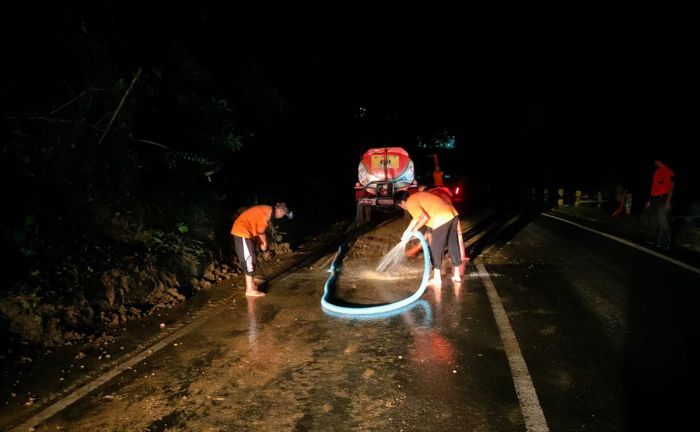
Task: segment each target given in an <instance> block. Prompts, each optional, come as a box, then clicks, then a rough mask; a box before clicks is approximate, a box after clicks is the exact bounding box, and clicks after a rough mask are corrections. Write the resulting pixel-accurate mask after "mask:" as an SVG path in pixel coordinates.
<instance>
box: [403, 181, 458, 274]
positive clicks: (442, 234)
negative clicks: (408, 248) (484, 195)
mask: <svg viewBox="0 0 700 432" xmlns="http://www.w3.org/2000/svg"><path fill="white" fill-rule="evenodd" d="M394 202H395V203H396V205H397V206H399V207H400V208H402V209H404V210H406V211H408V212H409V213H410V214H411V217H412V219H411V222H410V223H409V224H408V227H407V228H406V230H405V231H404V233H403V235H402V236H401V240H402V241H408V240H409V239H410V238H411V237H413V235H414V233H415V232H416V231H418V230H419V229H421V228H422V227H423V226H427V227H428V228H430V229H431V232H432V234H431V235H432V241H431V245H430V259H431V262H432V265H433V278H432V279H431V280H430V282H429V283H430V285H433V286H435V287H440V286H441V285H442V278H441V276H440V269H441V267H442V255H443V251H444V250H445V245H447V246H448V249H449V251H450V258H451V261H452V266H453V268H454V273H453V276H452V280H453V281H455V282H459V281H461V280H462V279H461V276H460V265H461V264H462V262H461V257H462V254H461V252H460V251H459V235H458V232H457V231H458V229H457V226H458V222H459V217H458V213H457V211H456V210H455V208H454V207H452V205H450V204H448V203H446V202H445V201H444V200H443V199H442V198H441V197H439V196H438V195H436V194H432V193H430V192H415V193H413V194H411V195H409V193H408V192H406V191H399V192H397V193H396V194H395V195H394Z"/></svg>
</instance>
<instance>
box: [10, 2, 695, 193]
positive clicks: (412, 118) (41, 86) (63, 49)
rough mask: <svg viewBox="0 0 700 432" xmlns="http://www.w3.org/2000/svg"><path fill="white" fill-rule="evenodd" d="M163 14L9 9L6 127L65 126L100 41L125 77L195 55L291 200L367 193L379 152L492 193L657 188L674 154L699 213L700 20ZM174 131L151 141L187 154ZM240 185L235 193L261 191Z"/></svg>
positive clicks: (429, 9) (305, 11)
mask: <svg viewBox="0 0 700 432" xmlns="http://www.w3.org/2000/svg"><path fill="white" fill-rule="evenodd" d="M96 3H99V4H96ZM151 3H152V4H151V6H149V7H145V6H144V5H143V4H136V3H125V2H117V1H107V2H93V3H88V4H85V5H80V6H78V5H72V6H63V5H58V4H54V3H47V4H44V5H35V4H31V5H30V4H26V5H25V4H21V3H20V2H10V4H9V5H7V6H4V8H5V9H6V13H5V14H4V15H5V16H4V18H3V23H4V24H3V26H4V33H5V34H4V37H3V45H4V48H5V49H4V52H5V54H4V56H5V58H6V59H8V58H9V59H10V61H9V62H6V63H5V64H6V66H5V67H4V69H5V70H4V71H3V72H4V74H5V78H4V79H3V81H4V83H3V84H4V89H3V99H4V104H5V108H4V112H5V113H6V115H30V114H31V113H33V112H41V111H47V108H48V107H47V106H45V105H42V104H47V101H49V100H58V99H61V97H63V95H64V94H65V89H66V86H70V85H71V82H81V81H82V82H85V81H87V80H88V78H87V75H89V73H87V72H86V69H85V68H84V67H81V64H82V63H84V60H85V59H81V53H80V52H79V51H76V49H75V41H76V40H77V39H79V38H80V37H81V36H80V35H81V32H82V34H83V35H98V37H97V39H98V40H100V41H101V44H102V45H101V49H103V50H104V52H105V53H107V55H108V57H109V59H110V61H111V64H112V66H114V65H117V66H118V67H120V68H121V70H136V69H137V68H138V67H143V68H144V69H146V70H148V68H150V67H156V65H162V64H163V63H164V62H165V63H167V62H170V63H171V64H172V63H173V58H182V55H181V56H180V57H178V56H177V55H173V52H178V53H183V52H184V53H186V55H187V56H190V57H189V58H191V59H193V61H195V62H196V63H197V64H199V65H200V66H201V68H202V69H203V70H205V71H206V73H207V74H208V75H209V77H210V79H211V83H213V86H215V88H216V91H217V92H218V94H220V95H221V96H222V97H228V98H229V99H231V100H233V101H234V103H236V104H237V107H238V108H237V111H236V112H237V114H238V116H239V118H240V119H241V121H242V122H243V123H244V124H245V127H246V130H249V131H250V132H251V136H250V137H249V138H248V140H247V141H246V143H245V145H244V148H243V150H242V152H241V153H240V155H239V158H244V159H246V160H248V161H250V160H254V161H261V160H264V161H265V164H266V166H268V167H270V173H267V174H265V175H266V176H268V177H269V178H274V179H275V180H274V182H276V183H280V182H288V181H290V180H291V181H292V182H318V181H321V182H324V181H326V182H330V184H337V185H339V187H341V186H340V185H345V184H347V185H352V184H353V183H354V181H355V180H354V175H355V172H356V171H355V170H356V165H357V162H358V161H359V157H360V155H361V154H362V152H363V151H364V150H366V149H367V148H369V147H373V146H384V145H400V146H403V147H405V148H406V149H408V150H409V151H410V152H412V154H413V153H414V152H415V154H416V156H415V159H416V161H417V165H418V167H419V169H420V168H421V166H422V167H423V168H424V169H430V164H429V159H428V158H427V157H425V155H424V154H422V153H421V152H420V151H419V150H417V149H415V144H416V142H417V137H419V136H420V137H430V136H434V135H435V134H438V133H441V132H445V133H447V134H449V135H453V136H455V138H456V144H457V150H455V151H453V152H451V153H446V154H444V155H443V165H444V166H445V167H446V168H447V171H448V172H455V173H456V172H461V173H463V174H467V175H469V176H471V177H472V178H474V179H476V178H478V179H483V180H484V181H487V182H504V183H509V182H514V183H518V184H531V185H533V186H536V187H542V186H545V185H550V186H554V185H557V184H561V185H565V186H567V187H573V186H579V187H584V188H595V187H600V186H602V185H604V184H606V183H611V182H613V183H614V182H626V183H628V184H630V185H634V186H635V187H638V188H646V187H647V185H648V182H649V180H650V176H651V173H652V172H653V164H652V163H653V160H654V159H655V158H656V157H657V154H658V153H659V151H661V157H662V158H665V159H667V160H668V163H669V165H671V167H672V168H673V169H674V170H675V171H676V172H677V181H678V182H679V189H678V190H679V193H680V194H681V196H682V195H683V194H685V195H687V196H690V195H693V194H697V191H695V190H694V189H697V187H696V186H695V185H696V184H700V182H699V181H698V176H697V174H696V172H697V169H696V168H695V166H694V160H697V159H695V158H691V157H688V156H687V153H688V151H689V148H690V147H691V146H695V145H696V144H695V142H696V141H697V140H696V139H695V138H692V139H691V138H689V137H688V136H687V131H688V129H689V128H687V126H685V125H686V124H689V123H690V119H689V117H690V112H691V110H689V109H688V108H686V103H685V102H684V100H685V99H691V97H690V96H689V95H690V93H691V89H690V87H695V86H694V85H693V86H689V85H688V84H687V82H688V77H690V75H691V74H693V72H692V71H694V70H695V69H693V68H690V65H691V64H692V63H693V61H692V57H693V56H692V53H693V52H694V51H696V49H693V48H692V47H691V44H692V42H691V41H692V38H691V37H690V36H691V32H690V29H689V27H688V26H687V25H686V24H685V21H686V20H687V18H686V17H688V16H689V14H688V13H687V11H683V10H672V9H671V8H664V9H658V7H660V6H659V5H658V4H657V5H655V6H653V5H650V4H645V3H636V2H629V3H613V2H598V3H596V2H579V3H577V4H572V5H569V6H562V5H557V6H534V5H529V4H527V3H526V2H517V3H514V4H504V3H498V4H491V3H489V4H487V5H483V4H481V3H483V2H479V3H478V5H476V6H474V5H466V4H464V3H463V2H462V3H461V4H460V5H459V7H458V6H456V5H442V4H440V3H436V2H429V3H424V4H418V5H413V6H408V3H406V2H399V1H396V2H366V3H363V2H357V1H352V2H313V3H312V2H279V3H270V2H246V4H245V5H242V4H239V3H235V4H234V5H232V4H231V2H221V3H222V5H219V4H218V3H211V4H210V3H208V2H195V3H184V4H182V5H177V6H176V5H174V4H171V2H151ZM223 3H227V4H226V5H225V6H224V5H223ZM567 4H568V3H567ZM174 67H177V66H174ZM93 68H94V66H93ZM693 75H695V74H693ZM127 78H128V77H127ZM260 83H264V85H263V84H260ZM686 102H687V101H686ZM361 109H364V110H365V111H364V113H365V114H364V115H362V116H359V115H358V114H359V113H360V112H361ZM693 111H694V110H693ZM171 126H172V125H169V124H168V121H167V120H163V121H162V122H161V123H159V124H158V126H157V127H156V126H151V129H150V130H149V129H148V128H147V127H146V128H145V129H144V130H148V132H149V136H150V137H152V139H155V140H166V141H167V140H173V139H177V137H176V136H175V137H173V136H170V135H169V134H168V129H170V127H171ZM691 136H695V134H692V135H691ZM256 163H258V162H256ZM249 165H250V164H249ZM234 171H235V170H234ZM262 171H265V170H261V169H257V170H255V173H256V174H261V172H262ZM237 172H238V173H239V174H240V175H239V176H238V177H236V174H235V173H228V174H227V176H228V177H229V178H237V179H238V180H237V181H240V180H241V178H242V177H243V178H250V175H251V174H253V175H255V174H254V173H251V172H249V171H246V169H243V168H240V167H239V168H238V171H237ZM246 176H247V177H246ZM690 185H693V186H692V187H690ZM224 187H225V185H224ZM348 187H351V186H348Z"/></svg>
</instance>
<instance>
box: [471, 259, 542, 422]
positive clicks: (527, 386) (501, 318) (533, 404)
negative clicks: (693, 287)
mask: <svg viewBox="0 0 700 432" xmlns="http://www.w3.org/2000/svg"><path fill="white" fill-rule="evenodd" d="M478 261H479V262H477V263H476V268H477V269H478V270H479V276H480V277H481V280H482V281H483V282H484V286H485V287H486V294H487V295H488V298H489V303H490V304H491V310H492V311H493V315H494V317H495V319H496V325H497V326H498V331H499V333H500V334H501V340H502V341H503V349H504V350H505V352H506V356H507V357H508V365H510V370H511V373H512V375H513V383H514V384H515V393H516V394H517V396H518V401H519V402H520V410H521V411H522V413H523V418H524V419H525V428H526V430H527V431H528V432H548V431H549V427H548V426H547V419H546V418H545V417H544V413H543V412H542V408H541V407H540V401H539V399H538V398H537V392H536V391H535V386H534V385H533V384H532V379H531V378H530V373H529V372H528V369H527V364H526V363H525V358H523V354H522V352H521V351H520V345H519V344H518V340H517V338H516V337H515V333H514V332H513V328H512V327H511V326H510V321H509V320H508V315H507V314H506V310H505V308H504V307H503V303H502V302H501V298H500V297H499V296H498V291H496V287H495V286H494V284H493V282H492V281H491V278H490V277H489V275H488V272H487V270H486V268H485V267H484V265H483V264H482V263H481V260H480V259H479V260H478Z"/></svg>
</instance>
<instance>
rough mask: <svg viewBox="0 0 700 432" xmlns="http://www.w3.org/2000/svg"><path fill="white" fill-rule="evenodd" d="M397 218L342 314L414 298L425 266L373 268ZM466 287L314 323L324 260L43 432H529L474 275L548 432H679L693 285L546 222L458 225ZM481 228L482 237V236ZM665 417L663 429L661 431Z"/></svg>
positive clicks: (219, 315) (352, 259)
mask: <svg viewBox="0 0 700 432" xmlns="http://www.w3.org/2000/svg"><path fill="white" fill-rule="evenodd" d="M406 224H407V221H405V220H399V221H396V222H393V223H390V224H388V225H385V226H383V227H381V228H379V229H377V230H375V231H371V232H369V233H366V234H365V235H364V236H363V237H361V238H360V239H358V241H357V242H356V243H355V247H354V248H353V250H352V253H350V254H349V256H348V258H347V259H346V262H345V266H344V270H343V271H344V274H343V276H342V277H341V278H340V280H339V282H338V292H337V296H338V297H339V298H342V299H345V300H347V301H348V302H351V303H366V304H371V303H375V302H376V303H385V302H387V301H393V300H396V299H399V298H402V297H403V296H405V295H408V294H410V293H411V292H412V291H414V290H415V289H416V288H417V285H418V282H419V278H420V274H419V271H420V269H421V267H422V264H421V262H422V258H421V257H412V258H410V259H408V261H407V262H406V263H405V266H406V267H405V271H401V272H399V274H398V275H396V276H394V275H377V274H376V273H374V271H373V267H374V266H375V265H376V264H377V263H378V262H379V259H380V258H381V256H382V254H383V253H385V252H386V251H387V250H388V249H390V248H391V247H392V246H393V244H394V242H395V241H396V240H398V236H399V235H400V233H401V230H402V229H403V228H404V227H405V225H406ZM463 226H464V227H465V231H466V232H467V234H466V237H465V240H466V241H467V243H468V244H469V245H470V247H469V250H470V252H471V254H472V255H475V254H481V255H480V256H479V257H478V260H480V261H478V262H482V263H483V264H484V265H485V269H486V270H487V271H488V275H479V273H478V271H477V268H476V267H475V266H473V265H472V266H471V267H470V271H471V276H470V277H468V278H465V280H464V281H463V282H462V283H461V284H457V285H455V284H452V283H451V282H450V283H447V281H448V280H449V278H447V277H446V278H445V279H444V281H445V282H444V284H443V287H442V288H441V289H439V290H437V289H434V288H429V289H428V291H426V294H425V295H424V296H423V299H424V300H425V302H423V303H420V304H417V306H416V307H414V308H412V309H411V310H409V311H408V312H404V313H402V314H400V315H397V316H391V317H386V318H381V319H372V320H367V319H348V318H337V317H331V316H328V315H326V314H325V313H324V312H323V311H322V310H321V308H320V305H319V301H320V297H321V294H322V292H323V284H324V282H325V280H326V278H327V275H328V274H327V273H326V272H325V267H323V266H322V265H321V264H323V263H324V262H327V261H328V257H324V258H322V259H321V260H319V261H318V262H317V263H315V264H314V265H311V266H308V267H304V268H301V269H299V270H297V271H295V272H292V273H289V274H286V275H284V276H282V277H280V278H277V279H275V280H274V281H273V282H272V283H271V284H270V286H269V294H268V295H267V296H266V297H264V298H261V299H246V298H245V297H243V296H242V291H240V290H239V291H238V292H237V294H236V295H234V296H233V297H228V298H222V299H220V300H219V302H218V306H217V307H216V308H215V309H214V310H213V311H211V312H210V314H209V315H208V316H207V317H206V318H205V320H204V321H203V322H202V323H201V324H200V325H198V326H197V327H196V328H193V329H192V330H191V331H189V332H188V333H187V334H185V335H183V336H182V337H181V338H179V339H176V340H173V341H172V343H169V344H168V345H167V346H166V347H165V348H163V349H161V350H160V351H158V352H157V353H155V354H153V355H152V356H150V357H148V358H147V359H146V360H144V361H143V362H140V363H137V364H135V365H134V366H133V367H130V368H128V369H126V370H125V371H124V372H123V373H121V374H120V375H118V376H117V377H116V378H114V379H113V380H111V381H109V382H108V383H107V384H105V385H102V386H100V387H99V388H97V389H96V390H94V391H92V392H91V393H89V394H88V395H87V396H86V397H84V398H82V399H80V400H78V401H77V402H75V403H74V404H72V405H70V406H68V407H66V408H65V409H63V410H62V411H60V412H59V413H58V414H56V415H54V416H53V417H51V418H49V419H48V420H47V421H45V422H43V423H42V424H40V425H38V426H37V428H36V430H42V431H44V430H45V431H49V430H51V431H53V430H71V431H95V430H100V431H176V430H177V431H180V430H197V431H207V430H212V431H259V430H265V431H267V430H269V431H316V430H317V431H327V430H338V431H347V430H375V431H400V430H404V431H433V430H434V431H444V430H450V431H452V430H460V431H462V430H464V431H525V430H527V426H526V423H525V421H524V418H523V408H522V407H521V405H520V402H519V399H518V395H517V394H516V391H515V388H514V378H513V373H512V371H511V366H510V365H509V362H508V359H507V357H506V355H505V352H504V344H503V341H502V336H501V334H500V332H499V328H498V326H497V325H496V321H495V318H494V313H493V310H492V305H491V303H490V302H489V298H488V296H487V293H486V289H485V283H484V280H482V276H483V277H488V278H490V279H489V280H490V281H491V282H492V283H493V285H494V286H495V288H496V289H497V292H498V295H500V299H501V300H502V303H503V306H504V308H505V310H506V312H507V318H508V320H509V321H510V324H511V325H512V329H513V331H514V334H515V336H516V337H517V341H518V343H519V347H520V349H521V350H522V355H523V358H524V360H525V362H526V363H527V369H528V370H529V374H530V375H531V377H532V383H533V385H534V388H535V390H536V395H537V397H538V398H539V402H540V405H541V409H542V411H543V413H544V416H545V417H546V420H547V424H548V426H549V429H550V430H556V431H587V430H605V431H616V430H636V429H638V427H639V426H640V425H642V424H647V425H654V426H659V427H663V426H668V427H669V428H668V429H667V428H665V427H664V429H665V430H671V429H674V427H675V426H679V425H680V424H681V421H684V420H687V419H688V418H689V413H690V412H691V411H690V410H691V407H692V402H691V401H692V399H688V398H685V397H684V396H683V395H682V394H681V393H680V391H682V390H692V389H694V388H697V386H696V384H697V378H696V377H694V376H693V374H692V369H691V366H692V365H691V364H690V363H691V362H690V359H691V358H692V357H691V356H690V347H692V342H693V341H694V340H697V339H696V336H697V329H698V325H697V324H696V323H695V322H694V319H693V318H694V316H693V315H694V304H695V303H696V300H697V297H698V294H697V291H698V288H700V282H699V280H698V277H697V275H696V274H692V273H690V272H687V271H685V270H679V269H678V268H677V267H674V266H673V265H671V264H669V263H666V262H662V261H660V260H658V259H657V258H655V257H653V256H650V255H646V254H644V253H642V252H640V251H637V250H634V249H631V248H629V247H627V246H624V245H621V244H618V243H615V242H612V241H610V240H609V239H605V238H602V237H600V236H597V235H595V234H593V233H589V232H585V231H582V230H580V229H577V228H575V227H571V226H567V225H565V224H562V223H561V222H557V221H554V220H549V219H546V218H543V217H542V216H536V215H532V214H523V213H517V212H512V213H509V212H505V213H498V214H493V215H491V216H489V217H485V218H482V219H480V220H476V219H472V220H465V221H464V222H463ZM485 229H487V230H486V231H484V230H485ZM672 414H675V417H674V416H673V415H672Z"/></svg>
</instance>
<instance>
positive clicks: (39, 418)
mask: <svg viewBox="0 0 700 432" xmlns="http://www.w3.org/2000/svg"><path fill="white" fill-rule="evenodd" d="M207 319H208V315H204V316H202V317H201V318H198V319H196V320H195V321H192V322H190V323H189V324H187V325H185V326H184V327H182V328H180V329H179V330H177V331H175V332H173V333H172V334H171V335H170V336H167V337H166V338H165V339H162V340H161V341H160V342H158V343H156V344H155V345H153V346H150V347H148V348H146V349H144V350H143V351H141V352H140V353H138V354H136V355H135V356H133V357H131V358H130V359H128V360H126V361H125V362H123V363H121V364H120V365H118V366H116V367H115V368H114V369H112V370H110V371H109V372H107V373H105V374H103V375H101V376H99V377H97V378H96V379H94V380H92V381H91V382H89V383H87V384H85V385H84V386H82V387H81V388H79V389H78V390H76V391H74V392H72V393H71V394H69V395H68V396H66V397H64V398H63V399H61V400H59V401H57V402H56V403H54V404H52V405H51V406H49V407H47V408H45V409H44V410H42V411H41V412H39V413H38V414H36V415H34V416H33V417H31V418H30V419H29V420H27V421H25V422H24V423H22V424H21V425H19V426H17V427H15V428H14V429H12V432H26V431H33V430H34V428H35V427H36V426H37V425H39V424H41V423H42V422H44V421H45V420H47V419H49V418H51V417H52V416H54V415H55V414H57V413H59V412H60V411H62V410H64V409H65V408H66V407H68V406H69V405H71V404H73V403H75V402H76V401H78V400H80V399H81V398H82V397H84V396H85V395H87V394H88V393H90V392H91V391H93V390H95V389H96V388H98V387H100V386H101V385H102V384H104V383H106V382H108V381H109V380H111V379H112V378H114V377H116V376H117V375H119V374H120V373H122V372H124V371H125V370H127V369H130V368H131V367H132V366H135V365H136V364H137V363H139V362H141V361H143V360H145V359H146V358H148V357H150V356H151V355H153V354H155V353H156V352H158V351H160V350H161V349H163V348H165V347H166V346H168V345H170V344H172V343H173V342H174V341H176V340H178V339H180V338H181V337H183V336H185V335H186V334H188V333H190V332H191V331H193V330H195V329H197V328H198V327H200V326H201V325H202V324H204V323H205V322H206V321H207Z"/></svg>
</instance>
